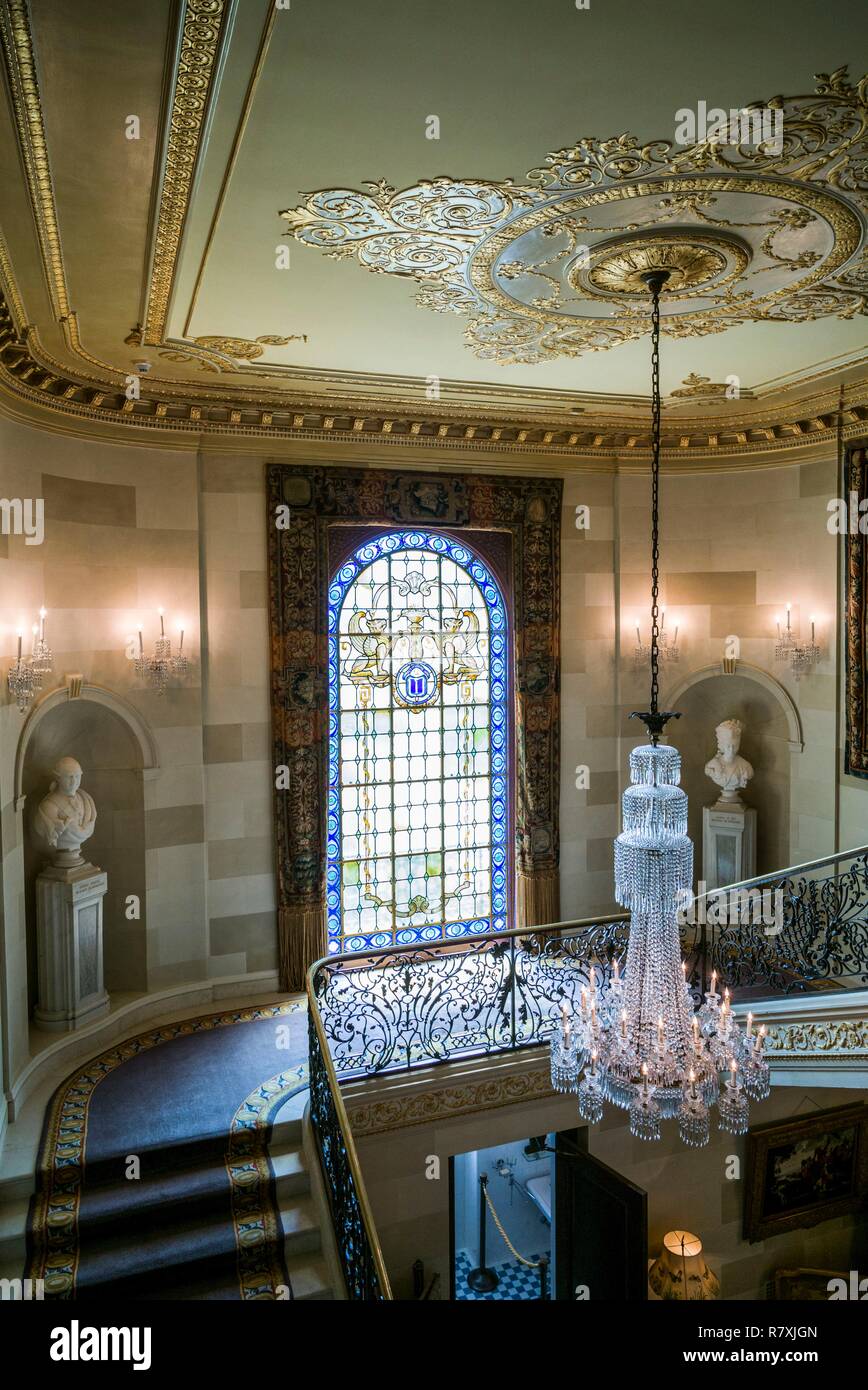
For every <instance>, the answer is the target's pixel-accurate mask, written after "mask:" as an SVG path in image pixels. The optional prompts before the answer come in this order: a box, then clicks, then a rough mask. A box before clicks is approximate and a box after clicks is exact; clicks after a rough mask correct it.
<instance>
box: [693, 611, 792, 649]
mask: <svg viewBox="0 0 868 1390" xmlns="http://www.w3.org/2000/svg"><path fill="white" fill-rule="evenodd" d="M779 616H781V606H780V605H779V606H778V607H773V606H772V604H763V605H757V606H754V607H745V606H742V605H737V604H720V605H714V606H713V607H712V608H711V609H710V613H709V636H710V637H711V638H715V637H728V636H730V634H735V636H736V637H739V638H741V639H744V638H745V637H765V638H766V639H767V640H768V641H769V642H773V641H774V638H775V618H776V617H779Z"/></svg>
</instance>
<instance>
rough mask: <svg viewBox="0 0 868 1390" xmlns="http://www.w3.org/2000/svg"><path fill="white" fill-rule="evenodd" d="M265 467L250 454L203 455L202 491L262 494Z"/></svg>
mask: <svg viewBox="0 0 868 1390" xmlns="http://www.w3.org/2000/svg"><path fill="white" fill-rule="evenodd" d="M264 479H265V465H264V464H263V462H262V460H261V459H258V458H251V457H250V455H249V454H207V453H204V454H203V455H202V490H203V492H206V493H213V492H262V491H263V489H264V486H265V482H264Z"/></svg>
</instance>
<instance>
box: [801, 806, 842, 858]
mask: <svg viewBox="0 0 868 1390" xmlns="http://www.w3.org/2000/svg"><path fill="white" fill-rule="evenodd" d="M797 823H798V836H799V848H800V853H799V856H798V858H799V860H801V862H802V863H807V862H808V861H809V860H811V859H819V858H821V857H822V856H823V855H825V854H832V853H833V851H834V848H835V844H834V841H835V826H834V822H833V821H832V820H823V819H822V818H821V817H819V816H808V815H804V814H799V815H798V817H797Z"/></svg>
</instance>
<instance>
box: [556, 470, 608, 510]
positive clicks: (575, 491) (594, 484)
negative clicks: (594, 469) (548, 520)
mask: <svg viewBox="0 0 868 1390" xmlns="http://www.w3.org/2000/svg"><path fill="white" fill-rule="evenodd" d="M614 495H615V474H614V473H585V472H582V473H568V474H567V476H566V477H565V479H564V510H565V511H566V510H567V508H569V509H570V510H571V511H574V509H575V507H576V506H577V505H578V504H579V503H580V502H583V503H585V505H586V506H589V507H593V506H599V507H611V506H612V501H613V498H614Z"/></svg>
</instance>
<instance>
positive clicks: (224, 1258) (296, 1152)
mask: <svg viewBox="0 0 868 1390" xmlns="http://www.w3.org/2000/svg"><path fill="white" fill-rule="evenodd" d="M269 1157H270V1159H271V1164H272V1167H273V1169H274V1178H275V1191H276V1200H277V1207H278V1210H279V1212H280V1220H281V1224H282V1227H283V1251H284V1259H285V1263H286V1268H287V1273H288V1275H289V1280H290V1285H291V1288H292V1295H293V1298H294V1299H296V1300H299V1301H307V1300H312V1299H331V1298H334V1297H335V1296H336V1295H335V1293H334V1291H333V1289H332V1286H331V1282H330V1275H329V1271H328V1267H327V1264H326V1261H325V1259H324V1257H323V1253H322V1247H321V1238H320V1225H319V1211H318V1207H317V1204H316V1201H315V1199H314V1197H313V1196H312V1193H311V1184H310V1176H309V1173H308V1169H307V1162H306V1159H305V1155H304V1150H303V1145H302V1123H301V1120H300V1119H297V1118H293V1119H287V1120H282V1121H281V1120H278V1123H276V1124H275V1126H274V1128H273V1130H272V1134H271V1142H270V1145H269ZM33 1190H34V1178H33V1174H32V1173H28V1174H20V1173H19V1174H15V1173H12V1174H9V1175H7V1176H5V1177H3V1178H0V1279H20V1278H21V1277H22V1275H23V1272H24V1267H25V1261H26V1229H27V1214H28V1209H29V1205H30V1199H31V1196H32V1193H33ZM88 1190H89V1193H90V1194H91V1199H90V1209H89V1216H88V1224H87V1227H86V1228H84V1229H82V1231H81V1238H82V1241H83V1242H84V1241H85V1240H86V1241H87V1242H88V1250H89V1257H88V1272H87V1277H86V1278H84V1277H80V1278H79V1281H78V1284H77V1288H76V1295H75V1297H76V1299H77V1300H78V1299H89V1298H105V1297H110V1298H112V1299H118V1298H120V1299H124V1300H133V1301H137V1300H149V1301H150V1300H155V1299H156V1300H169V1299H171V1300H176V1299H177V1300H201V1299H206V1300H231V1299H237V1298H238V1296H239V1294H238V1278H237V1260H236V1254H235V1250H234V1246H233V1243H232V1236H231V1231H230V1230H229V1229H228V1227H227V1212H228V1209H229V1193H228V1188H227V1181H226V1173H225V1168H224V1167H223V1155H222V1153H221V1152H220V1151H219V1150H215V1149H214V1148H213V1146H207V1147H204V1148H203V1147H201V1146H200V1147H199V1148H198V1149H197V1148H196V1146H192V1147H191V1148H190V1149H188V1150H186V1151H185V1152H184V1153H183V1154H179V1155H178V1156H177V1157H176V1158H175V1159H174V1160H173V1164H172V1166H171V1167H170V1168H168V1169H167V1170H166V1171H165V1172H164V1173H163V1174H162V1175H161V1177H160V1179H159V1181H158V1182H152V1183H150V1184H149V1185H148V1187H145V1186H144V1185H143V1186H142V1188H140V1189H137V1190H136V1197H137V1199H138V1200H137V1202H136V1205H135V1207H130V1206H129V1204H128V1203H129V1194H130V1190H131V1184H129V1183H125V1184H124V1189H123V1196H124V1197H125V1199H126V1202H127V1205H126V1208H125V1210H124V1211H123V1212H122V1213H121V1214H120V1216H119V1207H118V1197H119V1195H120V1189H119V1187H118V1185H117V1183H105V1184H103V1185H99V1184H98V1183H97V1185H96V1186H95V1187H94V1186H91V1187H89V1189H88ZM173 1209H174V1210H173ZM156 1218H159V1224H158V1223H157V1219H156ZM191 1251H194V1252H195V1253H194V1254H193V1255H191ZM119 1256H121V1257H122V1260H123V1264H122V1265H120V1263H119ZM83 1273H84V1271H81V1272H80V1274H81V1275H83Z"/></svg>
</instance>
